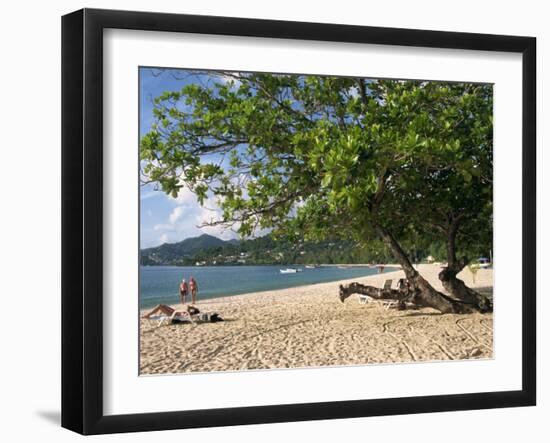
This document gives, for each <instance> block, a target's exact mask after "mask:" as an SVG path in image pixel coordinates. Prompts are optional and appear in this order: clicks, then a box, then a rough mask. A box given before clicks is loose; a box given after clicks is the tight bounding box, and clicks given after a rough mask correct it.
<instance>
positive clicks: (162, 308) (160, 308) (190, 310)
mask: <svg viewBox="0 0 550 443" xmlns="http://www.w3.org/2000/svg"><path fill="white" fill-rule="evenodd" d="M199 312H200V311H199V310H198V308H196V307H195V306H191V305H187V306H185V308H184V309H174V308H173V307H171V306H168V305H162V304H161V305H156V306H155V307H154V308H153V309H152V310H151V311H149V312H148V313H147V314H145V315H144V316H143V318H151V317H152V316H153V315H155V314H164V315H166V316H169V317H172V318H173V317H176V316H178V315H195V314H198V313H199Z"/></svg>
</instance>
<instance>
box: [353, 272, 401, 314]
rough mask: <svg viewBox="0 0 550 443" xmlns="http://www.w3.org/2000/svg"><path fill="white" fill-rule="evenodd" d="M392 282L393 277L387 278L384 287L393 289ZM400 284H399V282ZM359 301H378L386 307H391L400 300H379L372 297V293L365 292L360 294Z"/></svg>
mask: <svg viewBox="0 0 550 443" xmlns="http://www.w3.org/2000/svg"><path fill="white" fill-rule="evenodd" d="M392 283H393V280H392V279H388V280H386V281H385V282H384V288H383V289H391V285H392ZM398 285H399V282H398ZM381 290H382V289H381ZM359 303H361V304H367V303H378V304H381V305H382V306H383V307H384V308H386V309H389V308H390V307H391V306H394V305H396V304H398V302H396V301H394V300H377V299H375V298H372V297H371V296H370V295H365V294H361V295H359Z"/></svg>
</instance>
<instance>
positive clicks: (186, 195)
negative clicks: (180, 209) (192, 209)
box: [168, 186, 197, 205]
mask: <svg viewBox="0 0 550 443" xmlns="http://www.w3.org/2000/svg"><path fill="white" fill-rule="evenodd" d="M168 198H169V199H170V200H172V201H175V202H176V203H177V204H178V205H195V204H197V196H196V195H195V193H194V192H193V191H191V190H190V189H189V188H188V187H187V186H183V187H182V188H181V189H180V191H179V192H178V196H177V197H176V198H174V197H172V196H169V197H168Z"/></svg>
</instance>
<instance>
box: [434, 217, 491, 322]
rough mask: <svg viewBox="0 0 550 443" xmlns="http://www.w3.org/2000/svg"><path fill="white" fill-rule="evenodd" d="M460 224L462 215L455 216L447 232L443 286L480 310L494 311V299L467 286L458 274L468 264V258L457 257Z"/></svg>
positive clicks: (456, 296)
mask: <svg viewBox="0 0 550 443" xmlns="http://www.w3.org/2000/svg"><path fill="white" fill-rule="evenodd" d="M459 225H460V217H454V218H453V219H452V221H451V223H450V225H449V229H448V232H447V267H446V268H444V269H443V270H442V271H441V272H440V273H439V280H441V283H442V284H443V287H444V288H445V289H446V290H447V291H448V292H449V294H451V295H452V296H453V298H455V299H457V300H461V301H463V302H465V303H468V304H470V305H473V306H475V307H476V310H477V311H479V312H493V301H492V300H491V299H490V298H489V297H487V296H485V295H483V294H480V293H479V292H477V291H475V290H473V289H471V288H469V287H468V286H466V284H465V283H464V281H462V280H461V279H459V278H457V274H458V273H459V272H460V271H462V269H464V267H465V266H466V265H467V264H468V259H467V258H466V257H463V258H462V259H460V260H457V258H456V235H457V233H458V228H459Z"/></svg>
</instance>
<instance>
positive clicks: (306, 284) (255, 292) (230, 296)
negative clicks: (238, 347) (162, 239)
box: [140, 264, 401, 313]
mask: <svg viewBox="0 0 550 443" xmlns="http://www.w3.org/2000/svg"><path fill="white" fill-rule="evenodd" d="M242 266H248V265H242ZM253 266H260V265H253ZM266 266H273V265H266ZM282 266H287V265H282ZM288 266H291V265H288ZM292 266H297V265H292ZM321 266H325V265H321ZM339 266H346V265H326V267H339ZM355 266H357V267H367V266H366V265H347V266H346V267H355ZM374 266H378V265H374ZM381 266H384V268H397V269H395V270H392V271H385V272H383V273H381V274H379V273H376V274H372V275H366V276H362V277H354V278H346V279H342V280H332V281H328V282H319V283H303V284H297V285H295V286H288V287H286V288H278V289H265V290H261V291H252V292H243V293H238V294H227V295H216V296H213V297H208V298H204V299H201V296H200V295H201V294H200V288H199V293H198V297H197V298H198V303H208V302H210V301H215V300H218V299H228V300H229V299H231V298H235V297H246V296H249V295H252V296H255V295H258V294H263V293H266V292H275V291H288V290H289V289H294V288H308V287H309V286H316V285H327V284H347V283H351V282H354V281H361V280H362V279H364V278H370V277H374V276H387V275H389V274H392V273H394V272H400V271H401V266H400V265H395V264H389V265H386V264H384V265H381ZM151 267H154V266H151ZM174 267H177V266H174ZM205 267H206V266H205ZM211 267H213V268H215V267H216V266H211ZM390 278H394V277H391V276H390ZM198 303H197V304H198ZM157 304H158V303H155V304H153V305H151V306H149V307H146V308H140V312H141V313H143V312H144V311H147V310H150V309H151V308H153V307H155V306H156V305H157ZM166 304H167V305H168V306H171V307H177V306H180V307H181V304H180V303H172V304H168V303H166Z"/></svg>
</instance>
